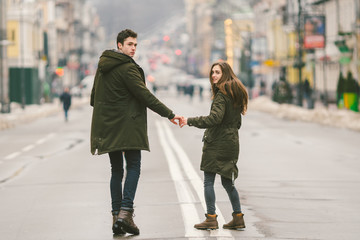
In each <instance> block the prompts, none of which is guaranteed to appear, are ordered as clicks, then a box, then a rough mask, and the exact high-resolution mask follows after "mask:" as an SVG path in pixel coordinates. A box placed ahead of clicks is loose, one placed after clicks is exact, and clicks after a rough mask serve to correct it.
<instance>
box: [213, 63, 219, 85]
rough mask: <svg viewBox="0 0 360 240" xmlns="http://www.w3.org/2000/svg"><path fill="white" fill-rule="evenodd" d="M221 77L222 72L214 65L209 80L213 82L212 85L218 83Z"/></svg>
mask: <svg viewBox="0 0 360 240" xmlns="http://www.w3.org/2000/svg"><path fill="white" fill-rule="evenodd" d="M221 76H222V71H221V68H220V66H219V65H215V66H214V67H213V68H212V70H211V78H212V80H213V83H215V84H216V83H218V81H219V80H220V78H221Z"/></svg>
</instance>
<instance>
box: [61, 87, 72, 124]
mask: <svg viewBox="0 0 360 240" xmlns="http://www.w3.org/2000/svg"><path fill="white" fill-rule="evenodd" d="M60 101H61V102H62V103H63V109H64V114H65V121H66V122H67V121H68V111H69V108H70V106H71V95H70V91H69V88H68V87H65V88H64V92H63V93H62V94H61V95H60Z"/></svg>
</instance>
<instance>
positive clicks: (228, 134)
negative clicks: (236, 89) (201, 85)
mask: <svg viewBox="0 0 360 240" xmlns="http://www.w3.org/2000/svg"><path fill="white" fill-rule="evenodd" d="M187 123H188V125H189V126H194V127H197V128H206V130H205V133H204V136H203V142H204V146H203V150H202V151H203V153H202V159H201V166H200V169H201V170H202V171H205V172H212V173H217V174H220V175H221V176H223V177H226V178H228V179H236V178H237V177H238V168H237V166H236V163H237V161H238V157H239V129H240V127H241V110H240V109H239V108H234V107H233V103H232V101H231V99H230V97H228V96H227V95H225V94H223V93H221V92H220V91H217V93H216V94H215V96H214V100H213V102H212V104H211V110H210V114H209V115H208V116H202V117H195V118H188V121H187Z"/></svg>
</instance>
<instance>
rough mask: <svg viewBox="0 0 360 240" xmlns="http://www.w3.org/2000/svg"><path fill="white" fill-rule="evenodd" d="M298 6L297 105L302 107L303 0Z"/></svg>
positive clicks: (299, 1) (299, 0)
mask: <svg viewBox="0 0 360 240" xmlns="http://www.w3.org/2000/svg"><path fill="white" fill-rule="evenodd" d="M298 6H299V12H298V21H297V35H298V44H299V46H298V56H297V57H298V59H297V62H296V67H297V69H298V71H299V83H298V86H297V105H298V106H302V105H303V103H302V102H303V91H302V68H303V67H304V65H305V64H304V62H303V59H302V58H303V49H302V47H303V46H302V45H303V39H302V36H301V14H302V7H301V0H298Z"/></svg>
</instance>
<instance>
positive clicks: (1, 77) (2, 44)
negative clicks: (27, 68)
mask: <svg viewBox="0 0 360 240" xmlns="http://www.w3.org/2000/svg"><path fill="white" fill-rule="evenodd" d="M8 44H9V41H8V40H7V37H6V0H0V103H1V113H9V112H10V101H9V91H8V89H9V75H8V72H9V71H8V66H7V54H6V46H7V45H8Z"/></svg>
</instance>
